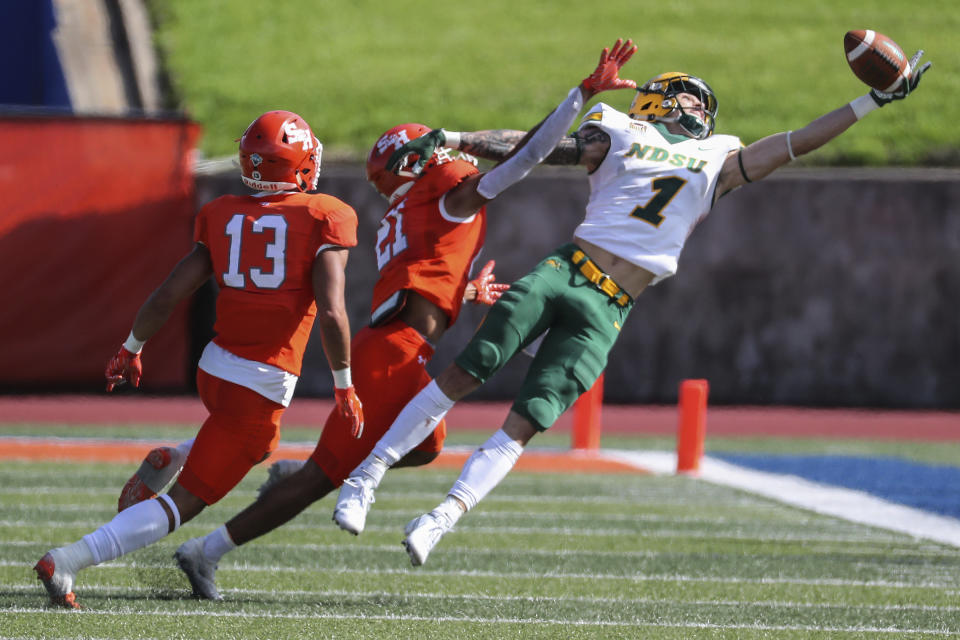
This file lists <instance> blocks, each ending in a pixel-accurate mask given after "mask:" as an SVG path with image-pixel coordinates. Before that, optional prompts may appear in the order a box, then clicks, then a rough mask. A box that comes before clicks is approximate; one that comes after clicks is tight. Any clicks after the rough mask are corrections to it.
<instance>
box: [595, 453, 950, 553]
mask: <svg viewBox="0 0 960 640" xmlns="http://www.w3.org/2000/svg"><path fill="white" fill-rule="evenodd" d="M604 453H605V454H607V455H609V456H610V457H611V458H612V459H614V460H617V461H620V462H629V463H630V464H634V465H636V466H638V467H642V468H645V469H649V470H650V471H652V472H654V473H658V474H667V473H674V472H675V471H676V465H677V458H676V454H674V453H672V452H667V451H624V450H607V451H605V452H604ZM695 477H698V478H699V479H701V480H705V481H707V482H710V483H713V484H719V485H724V486H727V487H733V488H735V489H741V490H743V491H748V492H750V493H753V494H756V495H761V496H764V497H767V498H772V499H773V500H777V501H778V502H783V503H785V504H789V505H793V506H796V507H801V508H803V509H808V510H810V511H814V512H816V513H822V514H824V515H828V516H833V517H836V518H842V519H844V520H848V521H850V522H857V523H860V524H865V525H869V526H871V527H878V528H881V529H887V530H889V531H897V532H899V533H905V534H907V535H910V536H913V537H915V538H923V539H925V540H932V541H934V542H940V543H943V544H948V545H951V546H954V547H960V520H957V519H956V518H950V517H947V516H941V515H937V514H934V513H930V512H928V511H923V510H921V509H914V508H913V507H906V506H904V505H900V504H896V503H893V502H890V501H888V500H882V499H880V498H877V497H875V496H872V495H870V494H868V493H866V492H863V491H854V490H852V489H844V488H841V487H834V486H830V485H824V484H819V483H816V482H811V481H809V480H806V479H804V478H800V477H798V476H792V475H785V474H778V473H767V472H764V471H755V470H753V469H746V468H744V467H740V466H737V465H733V464H730V463H727V462H724V461H722V460H717V459H716V458H711V457H709V456H704V457H703V458H702V459H701V461H700V472H699V474H697V475H696V476H695Z"/></svg>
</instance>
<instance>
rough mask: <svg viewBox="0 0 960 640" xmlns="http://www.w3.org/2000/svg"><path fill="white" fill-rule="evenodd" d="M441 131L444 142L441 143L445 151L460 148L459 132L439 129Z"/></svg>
mask: <svg viewBox="0 0 960 640" xmlns="http://www.w3.org/2000/svg"><path fill="white" fill-rule="evenodd" d="M440 131H443V137H444V139H445V140H446V142H444V143H443V146H445V147H446V148H447V149H459V148H460V132H459V131H447V130H446V129H440Z"/></svg>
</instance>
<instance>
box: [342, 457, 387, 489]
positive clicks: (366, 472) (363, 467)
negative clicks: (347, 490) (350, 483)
mask: <svg viewBox="0 0 960 640" xmlns="http://www.w3.org/2000/svg"><path fill="white" fill-rule="evenodd" d="M389 468H390V465H388V464H387V463H386V462H384V461H383V459H381V458H379V457H378V456H377V455H376V454H374V453H371V454H370V455H368V456H367V457H366V458H364V459H363V462H361V463H360V464H359V465H358V466H357V468H356V469H354V470H353V471H351V472H350V477H351V478H353V477H356V476H360V477H361V478H364V479H366V480H367V483H368V484H369V485H370V486H371V487H373V488H374V489H376V488H377V487H379V486H380V481H381V480H383V475H384V474H385V473H386V472H387V469H389Z"/></svg>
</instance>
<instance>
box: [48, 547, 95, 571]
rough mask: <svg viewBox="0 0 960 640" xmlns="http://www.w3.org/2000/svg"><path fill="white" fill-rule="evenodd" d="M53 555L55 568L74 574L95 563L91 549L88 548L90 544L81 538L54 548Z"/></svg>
mask: <svg viewBox="0 0 960 640" xmlns="http://www.w3.org/2000/svg"><path fill="white" fill-rule="evenodd" d="M53 557H54V562H56V568H57V569H65V570H67V571H68V572H69V573H74V574H75V573H76V572H77V571H80V570H81V569H86V568H87V567H91V566H93V565H95V564H96V563H97V562H96V560H95V559H94V557H93V551H91V550H90V545H88V544H87V541H86V540H84V539H83V538H81V539H79V540H77V541H76V542H74V543H73V544H68V545H67V546H65V547H60V548H59V549H54V550H53Z"/></svg>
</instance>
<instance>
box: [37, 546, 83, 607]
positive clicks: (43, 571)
mask: <svg viewBox="0 0 960 640" xmlns="http://www.w3.org/2000/svg"><path fill="white" fill-rule="evenodd" d="M58 565H59V566H58ZM63 565H64V563H63V561H62V558H61V557H60V554H59V549H53V550H51V551H48V552H47V553H46V554H45V555H44V556H43V557H42V558H40V562H38V563H37V564H36V565H34V567H33V570H34V571H36V572H37V580H39V581H40V582H42V583H43V586H44V588H45V589H46V590H47V593H48V594H50V604H52V605H54V606H57V607H65V608H67V609H79V608H80V605H79V604H77V600H76V596H75V595H74V593H73V579H74V577H75V576H74V574H73V573H72V572H70V571H67V570H66V569H65V568H64V566H63Z"/></svg>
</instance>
